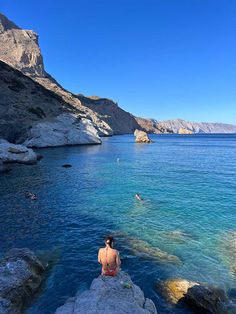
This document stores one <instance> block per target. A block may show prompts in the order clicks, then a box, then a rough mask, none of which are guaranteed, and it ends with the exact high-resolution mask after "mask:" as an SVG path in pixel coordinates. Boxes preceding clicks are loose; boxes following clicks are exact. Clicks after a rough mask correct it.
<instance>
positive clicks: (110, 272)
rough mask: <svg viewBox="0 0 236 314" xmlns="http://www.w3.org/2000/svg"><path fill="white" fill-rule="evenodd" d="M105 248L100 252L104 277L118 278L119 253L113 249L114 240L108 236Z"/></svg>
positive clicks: (99, 257) (99, 258)
mask: <svg viewBox="0 0 236 314" xmlns="http://www.w3.org/2000/svg"><path fill="white" fill-rule="evenodd" d="M105 245H106V246H105V248H101V249H99V251H98V262H99V263H100V264H102V275H104V276H116V275H117V274H118V272H119V270H120V265H121V261H120V257H119V252H118V251H117V250H115V249H113V245H114V238H113V237H112V236H107V237H106V238H105Z"/></svg>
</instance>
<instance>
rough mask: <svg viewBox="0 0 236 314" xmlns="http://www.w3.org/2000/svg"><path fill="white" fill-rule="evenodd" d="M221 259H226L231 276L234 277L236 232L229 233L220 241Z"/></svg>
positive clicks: (235, 272) (235, 268)
mask: <svg viewBox="0 0 236 314" xmlns="http://www.w3.org/2000/svg"><path fill="white" fill-rule="evenodd" d="M221 250H222V251H223V252H222V253H223V254H222V255H223V259H224V260H225V259H227V261H226V263H227V264H229V268H230V272H231V274H233V275H235V276H236V231H234V230H233V231H229V232H227V233H225V234H224V236H223V237H222V239H221Z"/></svg>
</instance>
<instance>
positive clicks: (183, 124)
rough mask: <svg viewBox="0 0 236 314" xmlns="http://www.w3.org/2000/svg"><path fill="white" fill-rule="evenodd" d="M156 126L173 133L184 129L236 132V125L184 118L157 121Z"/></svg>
mask: <svg viewBox="0 0 236 314" xmlns="http://www.w3.org/2000/svg"><path fill="white" fill-rule="evenodd" d="M156 126H157V127H158V128H159V129H161V128H163V130H169V131H170V132H172V133H179V130H181V129H184V130H187V131H191V132H192V133H236V125H232V124H225V123H208V122H189V121H185V120H182V119H175V120H167V121H157V122H156Z"/></svg>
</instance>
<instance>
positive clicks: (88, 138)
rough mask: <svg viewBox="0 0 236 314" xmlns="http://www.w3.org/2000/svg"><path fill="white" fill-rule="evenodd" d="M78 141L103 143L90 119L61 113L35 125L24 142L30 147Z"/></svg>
mask: <svg viewBox="0 0 236 314" xmlns="http://www.w3.org/2000/svg"><path fill="white" fill-rule="evenodd" d="M78 143H79V144H88V143H89V144H101V140H100V138H99V137H98V134H97V130H96V129H95V128H94V126H93V124H92V122H91V121H90V120H88V119H85V118H78V117H76V116H75V115H72V114H61V115H59V116H57V117H55V118H51V119H44V120H43V121H42V122H38V123H36V124H35V125H33V126H32V128H31V129H30V130H29V132H28V139H27V140H26V141H25V142H24V143H23V144H24V145H26V146H28V147H52V146H64V145H76V144H78Z"/></svg>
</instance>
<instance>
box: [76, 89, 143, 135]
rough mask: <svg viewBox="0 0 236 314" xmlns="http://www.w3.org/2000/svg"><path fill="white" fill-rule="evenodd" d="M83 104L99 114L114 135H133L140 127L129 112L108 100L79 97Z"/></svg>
mask: <svg viewBox="0 0 236 314" xmlns="http://www.w3.org/2000/svg"><path fill="white" fill-rule="evenodd" d="M78 98H79V99H80V101H81V103H82V104H83V105H85V106H86V107H87V108H89V109H91V110H92V111H93V112H95V113H97V114H98V115H99V116H100V117H101V118H102V120H103V121H105V122H106V123H107V124H108V125H109V126H110V128H111V129H112V130H113V134H116V135H117V134H125V133H133V132H134V130H135V129H137V128H140V125H139V124H138V122H137V121H136V119H135V118H134V116H132V115H131V114H130V113H129V112H127V111H125V110H123V109H121V108H120V107H119V106H118V105H117V104H116V103H115V102H114V101H112V100H110V99H107V98H99V97H97V98H95V97H93V98H89V97H85V96H82V95H78Z"/></svg>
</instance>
